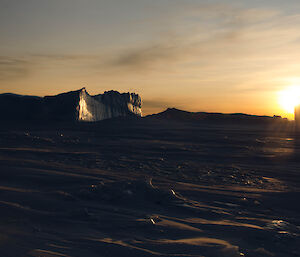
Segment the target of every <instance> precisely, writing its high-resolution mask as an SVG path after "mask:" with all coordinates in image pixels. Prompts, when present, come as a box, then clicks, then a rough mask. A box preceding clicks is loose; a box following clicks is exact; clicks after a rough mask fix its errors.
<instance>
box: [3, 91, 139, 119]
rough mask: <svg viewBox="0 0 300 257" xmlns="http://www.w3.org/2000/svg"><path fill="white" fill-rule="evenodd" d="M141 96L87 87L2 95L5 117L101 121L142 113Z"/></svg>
mask: <svg viewBox="0 0 300 257" xmlns="http://www.w3.org/2000/svg"><path fill="white" fill-rule="evenodd" d="M141 107H142V103H141V98H140V96H139V95H137V94H134V93H122V94H121V93H119V92H117V91H108V92H104V94H100V95H95V96H91V95H89V94H88V92H87V91H86V90H85V88H83V89H80V90H77V91H71V92H67V93H63V94H59V95H55V96H45V97H35V96H22V95H15V94H0V108H1V109H3V110H6V112H5V113H4V114H3V115H2V118H3V119H4V120H44V121H76V120H77V121H88V122H92V121H99V120H104V119H110V118H115V117H125V116H138V117H140V116H142V108H141Z"/></svg>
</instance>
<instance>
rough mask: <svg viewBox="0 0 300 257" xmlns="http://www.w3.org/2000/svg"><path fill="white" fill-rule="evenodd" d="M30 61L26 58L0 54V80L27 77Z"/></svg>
mask: <svg viewBox="0 0 300 257" xmlns="http://www.w3.org/2000/svg"><path fill="white" fill-rule="evenodd" d="M31 65H32V64H31V63H30V62H29V61H28V60H26V58H14V57H8V56H0V80H2V81H3V80H11V79H18V78H23V77H27V76H28V75H29V74H30V70H31V68H30V67H31Z"/></svg>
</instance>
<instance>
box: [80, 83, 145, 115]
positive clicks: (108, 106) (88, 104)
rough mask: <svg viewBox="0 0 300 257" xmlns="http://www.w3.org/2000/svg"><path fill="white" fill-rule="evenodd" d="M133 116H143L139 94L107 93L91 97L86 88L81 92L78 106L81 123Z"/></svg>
mask: <svg viewBox="0 0 300 257" xmlns="http://www.w3.org/2000/svg"><path fill="white" fill-rule="evenodd" d="M131 114H134V115H136V116H142V102H141V98H140V96H139V95H137V94H134V93H123V94H120V93H119V92H117V91H107V92H104V94H100V95H95V96H91V95H89V94H88V93H87V91H86V90H85V88H83V89H82V90H81V92H80V95H79V104H78V119H79V120H80V121H98V120H105V119H110V118H114V117H120V116H128V115H131Z"/></svg>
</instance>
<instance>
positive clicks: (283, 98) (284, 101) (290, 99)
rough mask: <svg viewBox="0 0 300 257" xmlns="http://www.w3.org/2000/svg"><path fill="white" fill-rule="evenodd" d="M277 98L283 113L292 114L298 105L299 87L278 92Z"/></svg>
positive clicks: (299, 100) (299, 102) (291, 87)
mask: <svg viewBox="0 0 300 257" xmlns="http://www.w3.org/2000/svg"><path fill="white" fill-rule="evenodd" d="M278 98H279V103H280V105H281V107H282V108H283V109H284V110H285V111H287V112H289V113H294V110H295V107H296V106H297V105H299V104H300V86H290V87H288V88H286V89H285V90H282V91H280V92H279V94H278Z"/></svg>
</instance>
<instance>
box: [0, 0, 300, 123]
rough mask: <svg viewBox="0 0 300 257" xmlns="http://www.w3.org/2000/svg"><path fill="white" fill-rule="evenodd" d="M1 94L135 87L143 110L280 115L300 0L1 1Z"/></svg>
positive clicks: (298, 37) (298, 64) (298, 80)
mask: <svg viewBox="0 0 300 257" xmlns="http://www.w3.org/2000/svg"><path fill="white" fill-rule="evenodd" d="M0 33H1V37H0V93H4V92H13V93H19V94H31V95H40V96H43V95H49V94H57V93H61V92H65V91H70V90H76V89H80V88H82V87H84V86H85V87H86V88H87V90H88V92H89V93H90V94H98V93H102V92H103V91H105V90H111V89H114V90H119V91H122V92H128V91H134V92H136V93H139V94H140V95H141V97H142V99H143V102H144V107H143V112H144V113H145V114H149V113H153V112H158V111H161V110H163V109H165V108H166V107H177V108H180V109H184V110H190V111H210V112H226V113H228V112H244V113H250V114H261V115H263V114H265V115H273V114H277V115H282V116H285V117H288V118H291V119H292V118H293V116H292V115H291V114H289V113H288V111H287V110H285V109H284V108H282V105H281V104H280V101H279V100H278V97H279V96H280V93H279V92H281V91H283V90H285V89H286V88H288V87H291V86H298V85H300V1H299V0H286V1H283V0H259V1H258V0H232V1H230V0H228V1H214V0H210V1H209V0H206V1H200V0H198V1H196V0H109V1H108V0H105V1H104V0H103V1H102V0H22V1H20V0H0Z"/></svg>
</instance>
